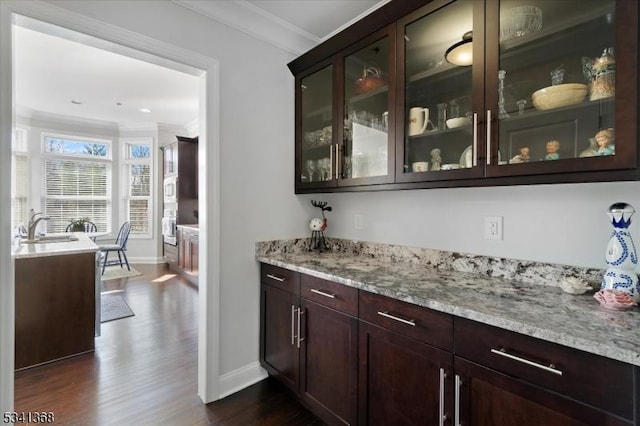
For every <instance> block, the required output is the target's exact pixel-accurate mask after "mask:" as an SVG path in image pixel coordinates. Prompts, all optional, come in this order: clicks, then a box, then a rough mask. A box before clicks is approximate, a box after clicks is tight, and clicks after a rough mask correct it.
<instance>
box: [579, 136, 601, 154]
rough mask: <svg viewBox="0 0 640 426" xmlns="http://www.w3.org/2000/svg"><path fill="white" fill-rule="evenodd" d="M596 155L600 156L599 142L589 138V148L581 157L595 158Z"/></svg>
mask: <svg viewBox="0 0 640 426" xmlns="http://www.w3.org/2000/svg"><path fill="white" fill-rule="evenodd" d="M596 155H598V141H596V138H589V148H587V149H585V150H584V151H582V152H581V153H580V155H579V157H580V158H584V157H595V156H596Z"/></svg>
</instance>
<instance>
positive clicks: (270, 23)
mask: <svg viewBox="0 0 640 426" xmlns="http://www.w3.org/2000/svg"><path fill="white" fill-rule="evenodd" d="M172 1H173V2H174V3H176V4H178V5H180V6H183V7H185V8H187V9H190V10H192V11H193V12H195V13H198V14H200V15H203V16H206V17H207V18H209V19H213V20H214V21H218V22H221V23H223V24H225V25H227V26H229V27H231V28H234V29H236V30H238V31H240V32H243V33H245V34H247V35H249V36H251V37H254V38H257V39H259V40H262V41H265V42H267V43H269V44H271V45H273V46H275V47H277V48H279V49H282V50H285V51H287V52H289V53H292V54H294V55H296V56H297V55H301V54H303V53H304V52H307V51H308V50H310V49H312V48H313V47H315V46H316V45H318V44H319V43H320V42H322V40H320V39H319V38H318V37H315V36H314V35H312V34H309V33H308V32H306V31H303V30H302V29H300V28H298V27H296V26H295V25H292V24H290V23H289V22H286V21H284V20H282V19H280V18H278V17H277V16H275V15H272V14H270V13H268V12H266V11H265V10H263V9H261V8H259V7H257V6H254V5H253V4H251V3H250V2H248V1H246V0H237V1H215V2H207V1H198V0H172Z"/></svg>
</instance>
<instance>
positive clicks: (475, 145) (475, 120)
mask: <svg viewBox="0 0 640 426" xmlns="http://www.w3.org/2000/svg"><path fill="white" fill-rule="evenodd" d="M477 165H478V113H477V112H474V113H473V167H475V166H477Z"/></svg>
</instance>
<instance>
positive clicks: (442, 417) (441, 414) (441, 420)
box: [438, 368, 447, 426]
mask: <svg viewBox="0 0 640 426" xmlns="http://www.w3.org/2000/svg"><path fill="white" fill-rule="evenodd" d="M445 377H447V373H445V372H444V368H441V369H440V409H439V420H438V424H439V425H440V426H444V422H446V421H447V415H446V414H445V412H444V379H445Z"/></svg>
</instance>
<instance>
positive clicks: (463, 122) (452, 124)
mask: <svg viewBox="0 0 640 426" xmlns="http://www.w3.org/2000/svg"><path fill="white" fill-rule="evenodd" d="M470 124H471V119H470V118H467V117H456V118H450V119H448V120H447V129H455V128H456V127H462V126H468V125H470Z"/></svg>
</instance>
